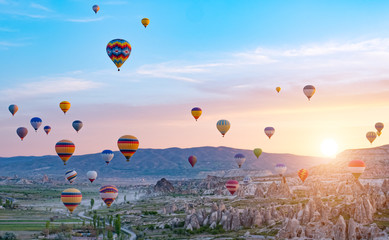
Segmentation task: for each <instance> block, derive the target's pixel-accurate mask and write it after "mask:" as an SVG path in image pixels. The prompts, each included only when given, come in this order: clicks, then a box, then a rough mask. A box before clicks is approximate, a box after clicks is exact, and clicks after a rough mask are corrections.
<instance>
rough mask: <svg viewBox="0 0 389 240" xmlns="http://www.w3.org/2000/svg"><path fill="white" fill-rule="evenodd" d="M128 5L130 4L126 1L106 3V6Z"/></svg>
mask: <svg viewBox="0 0 389 240" xmlns="http://www.w3.org/2000/svg"><path fill="white" fill-rule="evenodd" d="M127 3H128V2H126V1H108V2H105V3H104V5H125V4H127Z"/></svg>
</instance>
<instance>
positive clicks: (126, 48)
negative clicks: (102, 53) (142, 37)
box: [106, 39, 131, 71]
mask: <svg viewBox="0 0 389 240" xmlns="http://www.w3.org/2000/svg"><path fill="white" fill-rule="evenodd" d="M106 50H107V54H108V57H109V58H110V59H111V60H112V62H113V63H114V64H115V65H116V67H117V68H118V71H120V67H121V66H122V65H123V64H124V62H125V61H126V60H127V58H128V57H129V56H130V54H131V45H130V44H129V43H128V42H127V41H126V40H124V39H114V40H112V41H110V42H109V43H108V44H107V49H106Z"/></svg>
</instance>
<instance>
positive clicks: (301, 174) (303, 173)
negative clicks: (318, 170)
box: [297, 168, 308, 182]
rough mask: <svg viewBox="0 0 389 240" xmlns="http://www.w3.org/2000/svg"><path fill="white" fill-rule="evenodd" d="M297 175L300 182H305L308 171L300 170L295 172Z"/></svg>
mask: <svg viewBox="0 0 389 240" xmlns="http://www.w3.org/2000/svg"><path fill="white" fill-rule="evenodd" d="M297 175H298V176H299V178H300V179H301V181H303V182H304V181H305V179H307V177H308V170H307V169H304V168H303V169H300V170H299V171H298V172H297Z"/></svg>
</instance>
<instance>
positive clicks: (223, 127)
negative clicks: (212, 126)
mask: <svg viewBox="0 0 389 240" xmlns="http://www.w3.org/2000/svg"><path fill="white" fill-rule="evenodd" d="M216 127H217V130H219V132H220V133H221V134H222V136H223V137H224V135H226V133H227V132H228V130H229V129H230V127H231V124H230V122H229V121H228V120H224V119H222V120H219V121H217V123H216Z"/></svg>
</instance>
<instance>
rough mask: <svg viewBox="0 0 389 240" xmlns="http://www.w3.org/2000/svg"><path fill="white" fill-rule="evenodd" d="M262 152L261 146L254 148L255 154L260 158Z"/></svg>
mask: <svg viewBox="0 0 389 240" xmlns="http://www.w3.org/2000/svg"><path fill="white" fill-rule="evenodd" d="M261 154H262V149H260V148H254V155H255V156H256V157H257V158H259V156H261Z"/></svg>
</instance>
